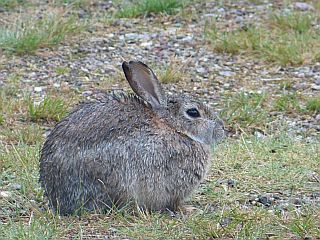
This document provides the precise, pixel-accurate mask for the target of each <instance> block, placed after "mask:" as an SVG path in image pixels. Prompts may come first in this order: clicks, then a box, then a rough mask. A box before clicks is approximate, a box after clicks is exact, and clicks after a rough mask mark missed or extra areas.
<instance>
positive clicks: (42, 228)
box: [0, 133, 320, 239]
mask: <svg viewBox="0 0 320 240" xmlns="http://www.w3.org/2000/svg"><path fill="white" fill-rule="evenodd" d="M40 147H41V141H39V142H38V143H36V144H33V145H29V144H26V143H24V142H20V143H17V144H15V145H7V146H6V145H1V146H0V153H1V155H2V156H3V157H2V158H1V160H0V166H1V174H0V183H1V191H6V192H10V193H11V196H9V197H7V198H1V199H0V205H1V211H0V216H1V219H2V221H3V224H2V225H1V228H2V230H1V231H2V233H3V234H4V235H3V236H4V238H5V239H21V238H23V239H62V238H76V239H85V238H99V237H100V238H103V237H105V236H110V237H111V236H113V237H116V238H130V239H140V238H141V237H142V236H143V238H145V239H146V238H148V239H182V238H184V239H190V238H197V239H209V238H232V239H257V238H266V236H269V235H272V236H274V237H276V238H277V239H284V238H304V237H313V238H319V237H320V232H319V228H318V226H319V224H320V222H319V219H320V216H319V213H320V209H319V205H316V204H313V205H312V204H311V203H310V204H311V205H309V204H305V205H303V206H302V207H300V208H299V211H297V208H296V207H294V205H293V204H292V203H290V201H288V203H289V205H288V206H287V208H286V210H285V212H284V213H281V210H277V209H278V208H279V207H280V205H281V204H280V202H281V201H279V202H278V203H277V204H272V205H271V206H270V207H264V206H262V205H253V204H251V202H250V199H251V198H252V196H254V195H255V193H260V194H263V193H275V194H277V193H279V192H281V195H280V196H281V198H283V199H291V198H294V197H298V196H300V195H303V196H310V194H311V193H312V192H314V191H316V189H317V184H318V183H317V182H311V181H310V179H309V177H308V176H309V174H310V173H311V172H316V173H318V174H319V173H320V169H319V164H317V159H318V158H319V157H320V152H319V149H320V148H319V147H320V146H319V142H313V143H306V142H304V141H301V142H300V141H295V140H293V139H292V138H291V137H289V136H287V135H285V134H282V133H281V134H279V135H275V136H273V137H272V136H271V137H268V138H267V139H265V140H259V139H256V138H254V137H249V138H247V137H243V138H240V139H239V140H230V141H229V142H225V143H224V144H222V145H220V147H219V150H218V151H217V152H216V155H215V157H214V159H213V165H212V169H211V175H210V176H209V177H208V179H207V182H206V183H205V184H204V185H203V186H202V187H201V188H200V190H199V191H198V194H196V195H194V196H193V198H192V199H191V203H192V204H193V205H195V206H196V207H197V210H196V211H194V212H192V213H189V214H187V215H186V214H184V213H180V214H178V215H177V216H176V217H171V216H169V214H159V213H151V214H146V213H141V212H140V213H136V214H132V213H131V212H130V211H129V210H127V209H119V210H112V211H110V212H109V213H108V214H106V215H97V214H96V215H85V216H83V217H82V218H81V219H79V218H76V217H72V216H71V217H63V218H60V217H58V216H55V215H52V213H51V212H50V211H48V210H46V207H45V205H44V204H43V199H42V190H41V188H39V184H38V180H37V179H38V164H39V162H38V157H39V155H38V154H39V149H40ZM301 159H303V162H304V164H301ZM221 179H222V180H224V179H225V180H227V179H234V180H235V181H236V185H235V187H226V186H225V185H223V184H222V185H221V184H217V182H219V181H220V180H221ZM14 183H19V184H21V186H22V187H21V189H20V190H12V187H11V186H12V184H14ZM251 195H252V196H251ZM13 199H14V201H13ZM279 204H280V205H279ZM271 210H272V211H271Z"/></svg>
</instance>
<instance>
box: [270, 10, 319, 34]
mask: <svg viewBox="0 0 320 240" xmlns="http://www.w3.org/2000/svg"><path fill="white" fill-rule="evenodd" d="M312 19H313V18H312V15H311V14H308V13H297V12H289V13H275V14H272V15H271V17H270V24H271V25H274V26H275V27H276V28H279V29H281V30H283V31H293V32H296V33H299V34H302V33H306V32H308V31H309V30H310V29H311V27H312Z"/></svg>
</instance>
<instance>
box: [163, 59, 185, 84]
mask: <svg viewBox="0 0 320 240" xmlns="http://www.w3.org/2000/svg"><path fill="white" fill-rule="evenodd" d="M182 68H183V65H180V66H179V65H178V64H177V63H176V62H171V64H169V65H167V66H165V67H163V68H161V69H160V70H159V71H157V72H158V74H157V76H158V78H159V79H160V80H161V82H163V83H177V82H179V81H180V80H181V79H183V76H184V72H183V71H182Z"/></svg>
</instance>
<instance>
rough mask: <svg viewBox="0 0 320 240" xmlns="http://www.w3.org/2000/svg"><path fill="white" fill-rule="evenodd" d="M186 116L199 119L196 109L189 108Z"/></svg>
mask: <svg viewBox="0 0 320 240" xmlns="http://www.w3.org/2000/svg"><path fill="white" fill-rule="evenodd" d="M187 114H188V115H189V116H190V117H193V118H198V117H200V113H199V111H198V110H197V109H196V108H190V109H188V110H187Z"/></svg>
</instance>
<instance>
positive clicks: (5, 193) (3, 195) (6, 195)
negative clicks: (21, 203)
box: [0, 191, 12, 198]
mask: <svg viewBox="0 0 320 240" xmlns="http://www.w3.org/2000/svg"><path fill="white" fill-rule="evenodd" d="M11 196H12V193H11V192H8V191H0V198H10V197H11Z"/></svg>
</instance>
